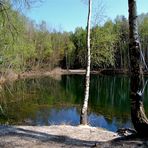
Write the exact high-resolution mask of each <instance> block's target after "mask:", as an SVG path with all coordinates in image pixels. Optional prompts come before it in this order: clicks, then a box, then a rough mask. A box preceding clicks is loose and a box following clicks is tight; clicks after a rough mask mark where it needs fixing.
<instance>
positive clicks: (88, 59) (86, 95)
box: [80, 0, 92, 124]
mask: <svg viewBox="0 0 148 148" xmlns="http://www.w3.org/2000/svg"><path fill="white" fill-rule="evenodd" d="M91 9H92V0H89V5H88V19H87V69H86V80H85V96H84V102H83V107H82V112H81V121H80V122H81V124H87V123H86V122H87V121H85V123H84V122H83V121H84V120H86V118H87V117H83V115H84V116H86V115H87V108H88V99H89V85H90V63H91V55H90V28H91V12H92V10H91ZM85 114H86V115H85ZM83 118H85V119H83Z"/></svg>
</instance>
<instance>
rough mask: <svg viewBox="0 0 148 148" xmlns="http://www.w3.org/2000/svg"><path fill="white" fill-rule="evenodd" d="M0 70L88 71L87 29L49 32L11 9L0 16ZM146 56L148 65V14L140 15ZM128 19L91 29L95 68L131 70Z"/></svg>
mask: <svg viewBox="0 0 148 148" xmlns="http://www.w3.org/2000/svg"><path fill="white" fill-rule="evenodd" d="M0 19H1V21H0V36H1V38H0V48H1V50H0V68H1V71H2V72H4V71H6V70H7V69H13V70H15V71H21V72H22V71H29V70H33V69H40V68H48V69H52V68H54V67H56V66H61V67H62V68H67V69H68V68H85V66H86V61H87V60H86V53H87V52H86V29H83V28H81V27H79V28H76V29H75V31H74V32H60V31H56V30H55V29H50V28H49V27H48V26H47V24H46V22H45V21H42V22H41V23H40V24H36V23H35V22H34V21H31V20H30V19H28V18H27V17H25V16H24V15H22V14H21V13H20V12H18V11H16V10H13V9H12V8H11V7H10V8H9V9H8V10H7V14H6V17H4V14H3V13H0ZM139 32H140V40H141V43H142V45H141V46H142V51H143V55H144V57H145V59H146V62H148V14H141V15H140V16H139ZM128 41H129V39H128V20H127V19H126V18H125V17H124V16H118V17H117V18H116V19H115V20H114V21H111V20H107V21H106V23H105V24H104V25H103V26H93V27H92V29H91V58H92V64H91V68H92V69H98V68H116V69H117V68H118V69H127V68H128V67H129V52H128Z"/></svg>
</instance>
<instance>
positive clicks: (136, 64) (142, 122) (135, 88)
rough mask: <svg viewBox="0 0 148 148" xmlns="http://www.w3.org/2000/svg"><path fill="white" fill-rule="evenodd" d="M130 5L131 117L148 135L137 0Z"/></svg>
mask: <svg viewBox="0 0 148 148" xmlns="http://www.w3.org/2000/svg"><path fill="white" fill-rule="evenodd" d="M128 7H129V40H130V42H129V50H130V51H129V52H130V63H131V83H130V98H131V119H132V122H133V125H134V128H135V130H136V131H137V133H138V134H140V135H148V119H147V117H146V115H145V112H144V107H143V101H142V97H143V92H144V89H143V88H142V78H141V76H142V73H141V72H142V70H141V65H140V63H141V62H140V61H141V56H140V41H139V36H138V26H137V10H136V0H128Z"/></svg>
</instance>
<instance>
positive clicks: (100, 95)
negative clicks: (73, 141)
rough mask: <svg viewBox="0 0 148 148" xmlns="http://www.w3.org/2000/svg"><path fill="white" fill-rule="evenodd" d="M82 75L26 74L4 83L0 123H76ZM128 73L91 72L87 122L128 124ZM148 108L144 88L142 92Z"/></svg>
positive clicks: (114, 125) (114, 127) (107, 125)
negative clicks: (102, 74) (35, 75)
mask: <svg viewBox="0 0 148 148" xmlns="http://www.w3.org/2000/svg"><path fill="white" fill-rule="evenodd" d="M84 81H85V77H84V75H63V76H61V78H58V79H57V80H55V79H53V78H50V77H43V78H29V79H22V80H18V81H15V82H13V83H9V84H8V83H7V84H4V86H2V87H3V89H1V94H0V124H12V125H40V126H42V125H53V124H70V125H74V126H75V125H79V116H80V111H81V104H82V100H83V94H84V93H83V92H84ZM129 83H130V79H129V78H128V76H100V75H91V84H90V98H89V109H88V120H89V125H91V126H96V127H102V128H106V129H108V130H110V131H116V130H117V129H118V128H122V127H132V124H131V119H130V99H129ZM144 96H145V97H144V98H145V99H144V105H145V110H146V112H148V100H146V98H147V97H148V89H147V87H146V90H145V94H144Z"/></svg>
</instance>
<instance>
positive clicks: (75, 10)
mask: <svg viewBox="0 0 148 148" xmlns="http://www.w3.org/2000/svg"><path fill="white" fill-rule="evenodd" d="M84 1H85V0H44V2H43V3H42V4H40V5H36V6H34V7H32V8H31V9H30V10H27V11H26V12H25V13H26V16H28V17H29V18H31V19H32V20H35V21H36V23H40V22H41V21H42V20H45V21H46V22H47V24H48V26H49V28H50V27H51V28H56V29H57V30H58V29H62V30H61V31H74V29H75V28H76V27H81V26H82V27H85V26H86V21H87V5H86V4H85V3H84ZM93 1H94V2H96V1H101V2H98V3H97V4H96V3H95V5H94V7H96V8H99V6H98V5H99V4H101V8H102V6H103V11H101V15H102V14H103V16H107V17H105V19H107V18H111V19H115V17H116V16H117V15H125V16H126V17H127V16H128V4H127V3H128V0H93ZM96 8H94V10H95V9H96ZM137 10H138V14H140V13H143V12H144V13H146V12H148V1H147V0H137ZM102 12H103V13H102ZM102 18H103V17H102ZM98 21H99V20H98ZM100 21H101V20H100Z"/></svg>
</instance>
